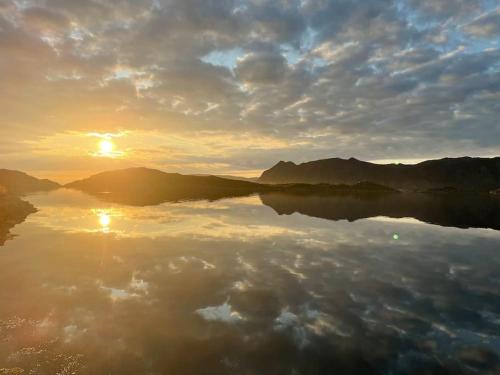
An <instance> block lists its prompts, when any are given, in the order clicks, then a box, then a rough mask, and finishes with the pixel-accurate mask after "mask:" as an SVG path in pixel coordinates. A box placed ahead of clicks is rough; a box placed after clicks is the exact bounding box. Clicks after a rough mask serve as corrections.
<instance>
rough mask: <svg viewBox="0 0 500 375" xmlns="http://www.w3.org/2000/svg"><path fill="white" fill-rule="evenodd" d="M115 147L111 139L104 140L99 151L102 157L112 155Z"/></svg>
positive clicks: (100, 143)
mask: <svg viewBox="0 0 500 375" xmlns="http://www.w3.org/2000/svg"><path fill="white" fill-rule="evenodd" d="M114 148H115V145H114V144H113V142H111V141H110V140H109V139H103V140H102V141H101V142H99V151H100V154H101V155H112V154H113V150H114Z"/></svg>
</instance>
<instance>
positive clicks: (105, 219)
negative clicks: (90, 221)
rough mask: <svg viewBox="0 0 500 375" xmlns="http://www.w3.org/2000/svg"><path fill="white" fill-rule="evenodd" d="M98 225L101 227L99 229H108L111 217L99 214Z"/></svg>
mask: <svg viewBox="0 0 500 375" xmlns="http://www.w3.org/2000/svg"><path fill="white" fill-rule="evenodd" d="M99 224H100V225H101V227H102V228H103V229H106V228H108V227H109V225H110V224H111V216H109V215H108V214H106V213H104V212H103V213H100V214H99Z"/></svg>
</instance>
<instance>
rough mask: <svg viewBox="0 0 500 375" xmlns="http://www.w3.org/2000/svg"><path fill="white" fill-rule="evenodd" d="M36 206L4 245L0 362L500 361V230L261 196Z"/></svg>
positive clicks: (367, 368)
mask: <svg viewBox="0 0 500 375" xmlns="http://www.w3.org/2000/svg"><path fill="white" fill-rule="evenodd" d="M29 200H30V201H31V202H32V203H33V204H34V205H35V206H37V207H38V208H39V209H40V211H39V212H38V213H36V214H34V215H31V216H30V217H28V219H27V221H26V222H25V223H23V224H22V225H19V226H17V227H15V228H14V230H13V231H14V232H15V233H17V234H19V236H18V237H16V239H15V240H12V241H8V242H7V243H6V245H5V246H4V247H2V248H0V283H1V285H3V286H4V287H2V288H0V301H3V302H2V304H1V305H0V335H1V338H2V340H0V369H1V368H15V367H20V368H26V369H31V368H32V367H30V366H34V363H38V364H40V363H43V365H40V366H42V368H45V367H46V368H47V369H46V370H44V371H46V373H55V372H56V371H55V370H57V371H62V369H65V370H66V371H70V370H71V371H77V370H78V369H80V370H82V371H83V373H88V374H95V373H120V374H122V373H123V374H137V373H148V372H151V373H168V372H170V373H200V371H201V370H203V371H201V372H203V373H244V372H245V371H246V372H253V373H293V372H295V373H299V374H300V373H326V372H327V370H332V369H336V370H337V371H339V372H341V373H342V372H344V373H349V372H356V371H357V372H360V373H372V372H375V373H377V372H378V373H380V372H382V373H390V372H391V371H392V372H393V373H398V372H399V373H407V372H410V370H415V371H419V370H421V371H424V370H427V371H431V372H437V371H438V370H439V369H444V368H446V369H447V370H448V371H450V372H459V371H463V372H466V373H467V372H471V373H474V372H476V373H481V372H486V371H490V372H491V373H494V372H495V371H496V370H498V369H499V367H498V366H499V362H498V353H499V352H500V335H499V332H500V253H499V252H498V248H499V246H498V245H499V244H500V233H499V232H496V231H493V230H476V229H468V230H463V229H455V228H442V227H437V226H432V225H429V224H422V223H420V222H415V221H414V220H406V219H403V220H395V219H386V218H374V219H366V220H359V221H356V222H354V223H348V222H346V221H337V222H332V221H328V220H323V219H317V218H310V217H307V216H303V215H299V214H293V215H290V216H278V215H276V214H275V213H274V212H273V210H272V209H270V208H268V207H265V206H262V205H261V204H260V200H259V198H258V197H248V198H237V199H227V200H223V201H217V202H184V203H176V204H163V205H159V206H154V207H125V206H119V205H113V204H108V203H102V202H100V201H98V200H96V199H94V198H91V197H88V196H85V195H83V194H80V193H76V192H71V191H65V190H61V191H59V192H54V193H50V194H46V195H45V194H42V195H37V196H32V197H29ZM6 286H15V288H12V287H6ZM4 301H5V302H4ZM6 338H8V339H6ZM49 359H50V360H49ZM43 366H45V367H43ZM40 371H41V370H40ZM51 371H52V372H51ZM71 371H70V372H71ZM70 372H69V373H70ZM41 373H43V372H41Z"/></svg>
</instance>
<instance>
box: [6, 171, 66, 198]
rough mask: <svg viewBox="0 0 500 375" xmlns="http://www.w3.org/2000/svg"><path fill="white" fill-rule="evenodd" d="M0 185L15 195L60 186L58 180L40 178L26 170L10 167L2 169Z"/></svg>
mask: <svg viewBox="0 0 500 375" xmlns="http://www.w3.org/2000/svg"><path fill="white" fill-rule="evenodd" d="M0 185H2V186H3V187H4V188H5V189H6V190H7V191H8V192H9V193H11V194H14V195H22V194H27V193H32V192H35V191H48V190H53V189H57V188H58V187H60V185H59V184H58V183H57V182H54V181H50V180H45V179H43V180H42V179H38V178H36V177H33V176H30V175H28V174H26V173H24V172H19V171H14V170H10V169H0Z"/></svg>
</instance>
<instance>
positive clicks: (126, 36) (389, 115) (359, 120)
mask: <svg viewBox="0 0 500 375" xmlns="http://www.w3.org/2000/svg"><path fill="white" fill-rule="evenodd" d="M452 3H453V4H452V5H450V1H448V0H447V1H444V0H401V1H396V0H373V1H364V0H363V1H361V0H359V1H344V0H335V1H316V0H302V1H299V0H275V1H266V0H247V1H243V0H217V1H207V0H74V1H66V0H45V1H42V0H40V1H35V0H26V1H16V0H3V1H1V2H0V81H1V82H2V84H1V85H0V113H1V114H2V115H1V117H0V155H1V156H0V157H1V158H2V161H3V162H4V163H2V166H5V167H9V168H20V169H25V170H26V169H29V170H32V171H40V173H42V171H43V172H46V171H50V170H58V169H64V170H87V169H88V170H99V169H103V166H107V167H111V166H113V167H115V166H128V165H131V164H142V165H144V164H146V165H148V166H153V167H158V168H161V169H169V170H178V171H185V172H191V173H206V172H214V173H237V174H247V175H252V174H255V173H258V171H259V170H261V169H263V168H267V167H269V166H271V165H272V164H273V163H274V162H276V161H277V160H279V159H287V160H294V161H305V160H310V159H317V158H326V157H332V156H341V157H349V156H355V157H358V158H363V159H368V160H380V159H384V160H402V159H412V158H415V159H422V158H428V157H440V156H460V155H464V154H469V155H494V154H499V151H500V144H499V143H500V124H499V122H498V118H499V115H500V105H499V103H500V45H499V36H500V29H499V26H498V25H499V24H500V22H499V17H500V8H499V7H498V4H496V2H495V1H479V0H478V1H469V0H467V1H466V0H453V1H452ZM95 132H98V133H120V134H124V136H123V137H120V138H119V139H118V138H117V139H116V143H117V147H119V148H122V149H125V148H126V151H127V155H128V156H127V157H124V158H123V159H121V160H113V161H111V160H108V161H105V162H104V164H103V160H102V159H99V160H95V156H92V155H93V153H94V154H95V150H94V149H93V147H94V144H93V143H91V144H89V146H88V147H87V146H85V147H87V148H85V147H84V146H83V145H86V144H87V143H88V141H89V137H88V134H89V133H95ZM90 139H91V138H90ZM62 140H64V141H62ZM4 164H5V165H4Z"/></svg>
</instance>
